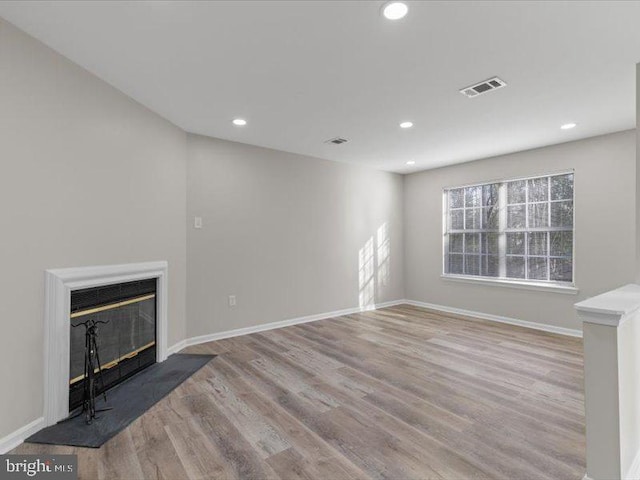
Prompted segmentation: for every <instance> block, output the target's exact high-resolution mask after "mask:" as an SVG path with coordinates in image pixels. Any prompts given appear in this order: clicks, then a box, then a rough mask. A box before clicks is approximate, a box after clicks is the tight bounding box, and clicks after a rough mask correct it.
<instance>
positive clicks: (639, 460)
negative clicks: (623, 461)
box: [624, 450, 640, 480]
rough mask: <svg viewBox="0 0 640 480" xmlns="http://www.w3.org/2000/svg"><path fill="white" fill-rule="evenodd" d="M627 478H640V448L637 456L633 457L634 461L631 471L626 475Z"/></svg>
mask: <svg viewBox="0 0 640 480" xmlns="http://www.w3.org/2000/svg"><path fill="white" fill-rule="evenodd" d="M624 478H625V479H626V480H638V479H640V450H638V451H637V452H636V456H635V458H634V459H633V463H632V464H631V466H630V467H629V471H627V474H626V475H625V476H624Z"/></svg>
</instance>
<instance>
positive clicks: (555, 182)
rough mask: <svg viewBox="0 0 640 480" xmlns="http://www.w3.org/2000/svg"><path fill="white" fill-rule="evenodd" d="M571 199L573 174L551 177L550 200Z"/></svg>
mask: <svg viewBox="0 0 640 480" xmlns="http://www.w3.org/2000/svg"><path fill="white" fill-rule="evenodd" d="M565 199H567V200H573V174H572V173H571V174H569V175H558V176H556V177H551V200H565Z"/></svg>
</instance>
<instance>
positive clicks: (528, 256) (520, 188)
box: [444, 173, 573, 284]
mask: <svg viewBox="0 0 640 480" xmlns="http://www.w3.org/2000/svg"><path fill="white" fill-rule="evenodd" d="M444 200H445V229H444V231H445V235H444V273H445V275H451V276H472V277H485V278H493V279H503V280H505V279H508V280H517V281H518V282H522V281H525V282H535V283H544V282H548V283H562V284H572V283H573V173H565V174H560V175H547V176H542V177H536V178H524V179H515V180H508V181H504V182H496V183H487V184H481V185H471V186H467V187H459V188H448V189H445V191H444Z"/></svg>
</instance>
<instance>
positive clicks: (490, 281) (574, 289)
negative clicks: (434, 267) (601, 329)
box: [440, 273, 580, 295]
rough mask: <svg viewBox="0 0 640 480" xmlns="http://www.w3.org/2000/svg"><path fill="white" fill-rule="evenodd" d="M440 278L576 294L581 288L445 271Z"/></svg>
mask: <svg viewBox="0 0 640 480" xmlns="http://www.w3.org/2000/svg"><path fill="white" fill-rule="evenodd" d="M440 278H442V279H443V280H446V281H448V282H460V283H475V284H480V285H487V286H491V287H509V288H518V289H521V290H536V291H540V292H554V293H563V294H566V295H576V294H577V293H578V292H579V291H580V290H579V289H578V288H577V287H575V286H573V285H562V284H558V283H542V282H520V281H518V280H507V279H501V278H486V277H472V276H470V275H452V274H450V273H443V274H442V275H440Z"/></svg>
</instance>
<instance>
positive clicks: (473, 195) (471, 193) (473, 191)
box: [464, 187, 482, 207]
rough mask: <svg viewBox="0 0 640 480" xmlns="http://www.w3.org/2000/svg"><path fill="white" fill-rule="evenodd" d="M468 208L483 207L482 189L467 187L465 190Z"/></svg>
mask: <svg viewBox="0 0 640 480" xmlns="http://www.w3.org/2000/svg"><path fill="white" fill-rule="evenodd" d="M464 192H465V197H464V198H465V200H464V204H465V206H466V207H479V206H480V205H482V187H467V188H465V189H464Z"/></svg>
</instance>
